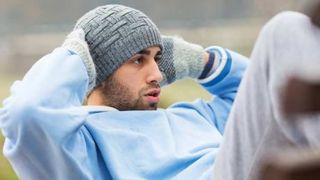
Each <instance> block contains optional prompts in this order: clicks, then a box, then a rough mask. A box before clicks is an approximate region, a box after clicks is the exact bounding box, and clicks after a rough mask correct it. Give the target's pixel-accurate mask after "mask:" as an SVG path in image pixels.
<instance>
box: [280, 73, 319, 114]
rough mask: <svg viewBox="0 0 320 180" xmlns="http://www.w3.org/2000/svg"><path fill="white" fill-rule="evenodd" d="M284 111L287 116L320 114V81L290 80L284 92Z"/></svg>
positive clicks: (295, 78) (293, 78)
mask: <svg viewBox="0 0 320 180" xmlns="http://www.w3.org/2000/svg"><path fill="white" fill-rule="evenodd" d="M319 79H320V77H319ZM283 111H284V113H285V114H287V115H294V114H299V113H315V112H320V81H319V82H309V81H306V80H302V79H300V78H297V77H292V78H290V79H289V80H288V83H287V85H286V86H285V89H284V92H283Z"/></svg>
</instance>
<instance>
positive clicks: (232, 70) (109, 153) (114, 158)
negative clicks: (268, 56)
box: [0, 5, 247, 180]
mask: <svg viewBox="0 0 320 180" xmlns="http://www.w3.org/2000/svg"><path fill="white" fill-rule="evenodd" d="M246 64H247V58H245V57H243V56H240V55H238V54H236V53H234V52H232V51H230V50H225V49H222V48H220V47H209V48H207V49H206V50H204V49H203V48H202V47H201V46H198V45H195V44H191V43H188V42H185V41H184V40H182V39H178V38H174V37H166V36H161V34H160V33H159V30H158V28H157V27H156V26H155V25H154V23H153V22H152V21H151V20H150V19H149V18H148V17H147V16H146V15H145V14H143V13H142V12H140V11H138V10H135V9H132V8H129V7H125V6H121V5H106V6H101V7H98V8H96V9H94V10H92V11H90V12H88V13H86V14H85V15H84V16H83V17H82V18H80V19H79V20H78V22H77V24H76V26H75V30H74V31H73V32H72V33H71V34H70V35H69V36H68V37H67V39H66V40H65V42H64V43H63V45H62V47H60V48H57V49H56V50H54V51H53V52H52V53H50V54H48V55H46V56H44V57H43V58H42V59H40V60H39V61H38V62H37V63H36V64H35V65H34V66H33V67H32V68H31V69H30V70H29V72H28V73H27V74H26V75H25V77H24V78H23V80H22V81H17V82H15V83H14V84H13V86H12V87H11V95H10V97H8V98H7V99H6V100H5V101H4V102H3V105H4V107H3V108H2V109H1V111H0V117H1V118H0V127H1V129H2V133H3V135H4V136H5V137H6V140H5V144H4V154H5V156H6V157H7V158H8V159H9V161H10V162H11V164H12V166H13V168H14V170H15V171H16V173H17V175H18V176H19V177H20V178H21V179H95V180H96V179H210V178H211V171H212V167H213V164H214V160H215V156H216V153H217V150H218V149H219V146H220V143H221V141H222V135H223V132H224V126H225V123H226V120H227V117H228V114H229V110H230V107H231V105H232V102H233V100H234V98H235V95H236V92H237V89H238V85H239V83H240V80H241V77H242V74H243V72H244V70H245V67H246ZM185 77H191V78H194V79H198V81H199V82H200V84H201V85H203V87H204V88H205V89H207V90H208V91H209V92H210V93H212V94H215V95H216V97H215V98H214V99H212V100H211V101H208V102H206V101H204V100H197V101H195V102H192V103H177V104H174V105H172V106H171V107H169V108H167V109H157V104H158V102H159V98H160V83H161V84H162V85H165V84H169V83H172V82H174V81H175V80H178V79H181V78H185ZM177 93H178V92H177ZM85 99H87V100H86V104H87V106H82V104H83V103H84V101H85Z"/></svg>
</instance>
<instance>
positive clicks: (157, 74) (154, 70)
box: [147, 59, 163, 83]
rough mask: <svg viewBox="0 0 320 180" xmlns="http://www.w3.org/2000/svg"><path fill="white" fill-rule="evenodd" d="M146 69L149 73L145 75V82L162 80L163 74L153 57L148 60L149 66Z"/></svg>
mask: <svg viewBox="0 0 320 180" xmlns="http://www.w3.org/2000/svg"><path fill="white" fill-rule="evenodd" d="M148 69H149V73H148V77H147V82H148V83H150V82H154V81H156V82H158V83H160V81H162V79H163V76H162V73H161V71H160V69H159V66H158V64H157V62H156V61H155V60H154V59H153V60H152V61H150V67H149V68H148Z"/></svg>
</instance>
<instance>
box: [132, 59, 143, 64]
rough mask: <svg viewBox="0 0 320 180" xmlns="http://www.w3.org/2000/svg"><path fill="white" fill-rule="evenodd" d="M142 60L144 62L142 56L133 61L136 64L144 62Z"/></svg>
mask: <svg viewBox="0 0 320 180" xmlns="http://www.w3.org/2000/svg"><path fill="white" fill-rule="evenodd" d="M142 62H143V59H142V58H138V59H136V60H134V61H133V63H135V64H142Z"/></svg>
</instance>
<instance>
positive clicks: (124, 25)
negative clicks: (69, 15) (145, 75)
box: [75, 5, 162, 86]
mask: <svg viewBox="0 0 320 180" xmlns="http://www.w3.org/2000/svg"><path fill="white" fill-rule="evenodd" d="M78 28H82V29H83V30H84V32H85V39H86V41H87V43H88V46H89V50H90V54H91V56H92V59H93V61H94V64H95V67H96V72H97V77H96V86H99V85H100V84H101V83H102V82H103V81H104V80H105V79H106V78H107V77H109V76H110V75H111V74H112V73H113V72H114V71H115V70H117V69H118V68H119V67H120V66H121V65H122V64H123V63H124V62H126V61H127V60H128V59H129V58H131V57H132V56H133V55H135V54H136V53H138V52H140V51H141V50H143V49H145V48H148V47H151V46H159V47H160V48H161V49H162V40H161V35H160V32H159V30H158V28H157V27H156V25H155V24H154V23H153V22H152V21H151V19H150V18H149V17H148V16H146V15H145V14H144V13H142V12H141V11H138V10H136V9H133V8H130V7H126V6H123V5H105V6H99V7H97V8H95V9H93V10H91V11H89V12H88V13H86V14H85V15H83V16H82V17H81V18H80V19H79V20H78V21H77V23H76V25H75V29H78Z"/></svg>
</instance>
